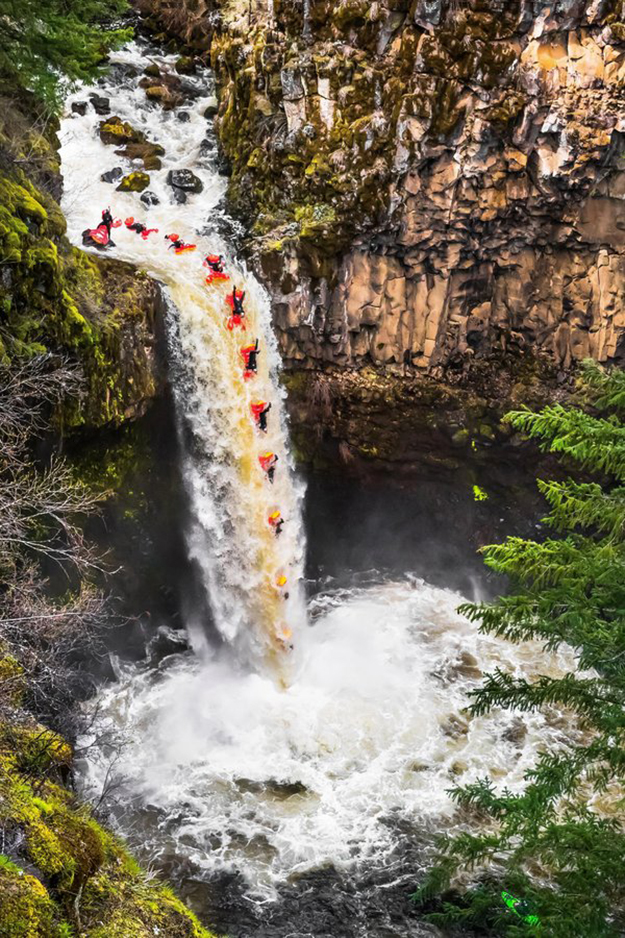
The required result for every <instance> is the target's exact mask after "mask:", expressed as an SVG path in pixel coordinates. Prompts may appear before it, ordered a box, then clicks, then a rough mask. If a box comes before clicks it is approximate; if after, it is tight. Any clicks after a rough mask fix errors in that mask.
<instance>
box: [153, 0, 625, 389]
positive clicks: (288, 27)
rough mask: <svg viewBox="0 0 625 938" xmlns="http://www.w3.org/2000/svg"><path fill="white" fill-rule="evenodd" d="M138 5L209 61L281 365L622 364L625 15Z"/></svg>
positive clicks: (421, 2)
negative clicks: (539, 360)
mask: <svg viewBox="0 0 625 938" xmlns="http://www.w3.org/2000/svg"><path fill="white" fill-rule="evenodd" d="M143 6H144V9H148V10H149V12H150V13H152V14H153V15H154V14H156V16H158V17H159V19H160V21H161V23H164V24H165V26H166V27H167V28H168V29H169V30H170V31H172V32H174V33H176V34H177V35H179V36H181V37H182V38H183V39H184V40H185V42H187V43H188V44H189V46H190V47H191V48H193V49H195V50H196V51H197V52H205V53H206V52H207V50H209V49H210V58H211V62H212V64H213V67H214V68H215V71H216V75H217V82H218V90H219V102H220V103H219V113H218V117H217V129H218V133H219V136H220V140H221V145H222V147H223V150H224V153H225V155H226V156H227V157H228V159H229V161H230V164H231V178H230V185H229V194H230V198H231V201H232V204H233V205H234V206H235V207H236V208H237V209H238V210H239V211H240V213H241V214H242V215H244V216H245V218H246V220H247V221H250V220H251V221H252V222H253V225H252V231H251V238H250V241H249V243H248V248H249V251H250V253H251V254H252V255H253V256H254V258H255V261H256V265H257V269H258V270H259V271H260V272H261V274H262V276H263V278H264V280H265V282H266V283H267V284H268V285H269V288H270V289H271V292H272V294H273V299H274V311H275V325H276V329H277V332H278V336H279V340H280V345H281V349H282V352H283V356H284V359H285V362H286V364H287V366H292V367H293V368H297V369H298V368H301V367H306V368H316V369H319V368H324V369H327V368H328V367H332V366H339V367H341V368H361V367H363V366H366V365H375V366H376V367H384V368H385V369H386V370H387V371H388V370H390V371H396V372H397V373H403V371H405V370H406V369H411V370H414V372H415V374H419V373H424V374H429V375H433V376H435V377H437V378H438V379H439V380H440V379H444V380H447V379H448V378H449V379H450V380H453V381H462V380H470V374H471V372H472V370H473V368H474V363H475V362H476V361H479V360H481V359H489V360H496V361H497V362H498V363H499V364H500V363H501V361H502V360H503V361H505V358H506V357H511V356H512V357H514V356H518V355H521V356H527V355H532V356H533V355H539V356H544V357H545V358H546V360H547V361H548V362H550V363H551V364H552V365H553V368H554V373H557V372H558V371H559V372H560V374H561V375H564V374H566V373H567V372H568V370H569V369H570V367H571V365H572V364H573V363H575V362H576V361H579V360H580V359H582V358H584V357H586V356H592V357H594V358H596V359H598V360H600V361H620V360H621V358H622V357H623V351H624V349H625V344H624V342H625V340H624V337H623V336H624V331H625V313H624V311H623V310H622V308H621V297H622V295H623V292H624V290H625V215H624V212H623V199H624V197H625V146H624V143H623V133H624V132H625V116H624V113H623V107H622V103H623V92H622V88H623V82H624V80H625V11H624V9H623V8H624V4H623V3H622V2H621V0H592V2H578V0H566V2H564V0H563V2H556V3H554V2H547V0H506V2H505V3H504V2H497V0H489V2H485V0H466V2H462V3H460V2H455V0H413V2H408V0H377V2H373V3H369V2H362V0H341V2H338V3H336V2H329V0H309V2H307V3H301V2H295V0H273V2H268V0H252V2H251V3H247V2H246V3H242V2H239V0H225V2H217V0H212V2H209V0H202V2H200V3H198V2H195V0H194V2H193V3H191V2H189V0H187V2H185V0H181V2H180V3H177V4H176V5H174V4H171V3H170V2H169V0H143ZM502 356H503V357H502ZM498 367H499V365H498ZM561 380H563V379H561Z"/></svg>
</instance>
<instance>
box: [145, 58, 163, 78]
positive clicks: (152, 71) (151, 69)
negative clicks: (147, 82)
mask: <svg viewBox="0 0 625 938" xmlns="http://www.w3.org/2000/svg"><path fill="white" fill-rule="evenodd" d="M143 74H144V75H147V76H148V78H160V77H161V70H160V68H159V67H158V65H157V64H156V63H155V62H152V64H151V65H148V66H147V68H144V69H143Z"/></svg>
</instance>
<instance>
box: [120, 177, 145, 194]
mask: <svg viewBox="0 0 625 938" xmlns="http://www.w3.org/2000/svg"><path fill="white" fill-rule="evenodd" d="M149 185H150V177H149V176H148V174H147V173H141V172H135V173H129V174H128V175H127V176H124V178H123V179H122V180H121V182H120V184H119V185H118V186H117V191H118V192H143V190H144V189H147V187H148V186H149Z"/></svg>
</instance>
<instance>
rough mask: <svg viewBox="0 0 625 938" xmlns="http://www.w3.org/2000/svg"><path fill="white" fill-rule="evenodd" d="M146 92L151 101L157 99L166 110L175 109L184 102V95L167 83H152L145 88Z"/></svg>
mask: <svg viewBox="0 0 625 938" xmlns="http://www.w3.org/2000/svg"><path fill="white" fill-rule="evenodd" d="M145 94H146V97H147V98H148V100H149V101H156V103H157V104H160V105H161V106H162V107H163V108H164V109H165V110H166V111H173V109H174V108H176V107H179V106H180V105H181V104H182V103H183V102H184V98H183V97H182V95H181V94H178V93H177V92H176V91H172V90H171V89H170V88H168V87H167V85H150V86H149V87H148V88H146V89H145Z"/></svg>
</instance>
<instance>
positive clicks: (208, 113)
mask: <svg viewBox="0 0 625 938" xmlns="http://www.w3.org/2000/svg"><path fill="white" fill-rule="evenodd" d="M218 111H219V105H218V104H217V102H216V101H215V103H214V104H209V105H208V107H207V108H206V109H205V111H204V117H205V118H206V120H212V119H213V118H214V117H215V116H216V114H217V112H218Z"/></svg>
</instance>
